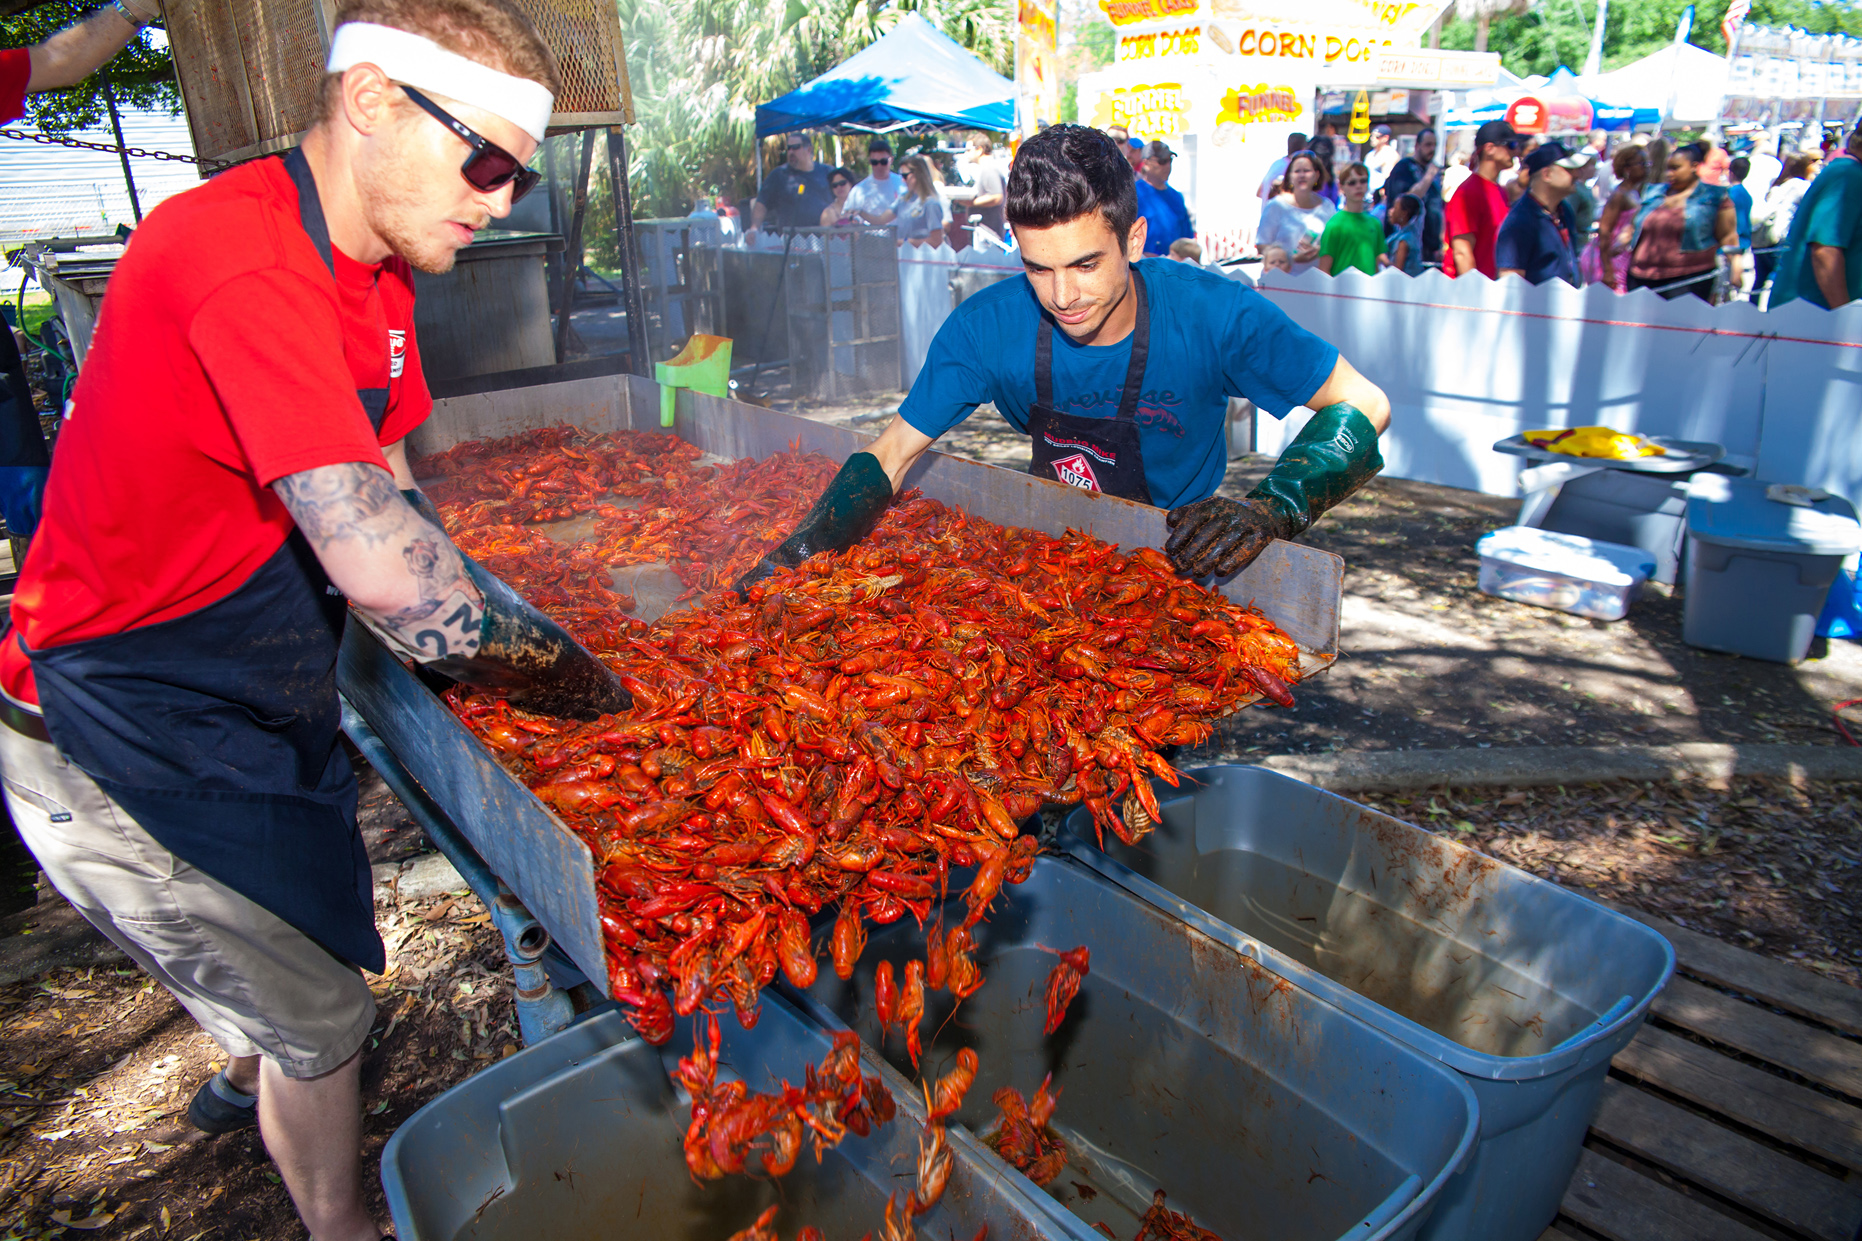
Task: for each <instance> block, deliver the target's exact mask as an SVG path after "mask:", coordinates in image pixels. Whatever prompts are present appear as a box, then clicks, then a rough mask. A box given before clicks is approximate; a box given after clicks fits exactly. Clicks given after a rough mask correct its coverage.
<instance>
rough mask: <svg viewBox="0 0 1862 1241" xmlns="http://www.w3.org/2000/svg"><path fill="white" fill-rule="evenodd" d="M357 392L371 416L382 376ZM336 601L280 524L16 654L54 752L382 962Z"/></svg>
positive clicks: (303, 191)
mask: <svg viewBox="0 0 1862 1241" xmlns="http://www.w3.org/2000/svg"><path fill="white" fill-rule="evenodd" d="M285 167H286V168H287V169H289V170H290V172H291V175H292V179H293V180H294V181H295V182H296V183H297V187H298V200H299V201H298V206H299V215H300V219H301V220H302V222H303V225H304V231H305V232H306V233H308V234H309V235H310V237H311V240H312V241H313V242H315V243H316V245H317V249H318V251H319V252H320V253H321V254H322V255H323V258H324V260H325V262H326V263H331V274H332V276H334V274H335V268H334V264H333V262H332V260H331V253H330V239H329V231H328V229H327V228H326V227H325V225H324V221H323V212H322V209H321V207H320V205H319V204H318V201H317V192H316V184H315V182H314V181H313V180H312V179H311V175H310V168H309V165H308V164H307V163H306V162H305V161H304V157H303V155H302V153H301V152H298V151H292V152H291V153H290V154H289V155H287V156H286V157H285ZM371 398H373V399H371ZM364 403H365V404H366V405H369V407H370V409H369V412H370V417H371V419H372V420H375V421H376V423H377V429H378V430H379V416H378V415H377V414H376V409H377V408H378V407H379V408H380V409H381V410H382V411H383V412H384V413H385V411H386V407H387V392H386V390H380V395H379V397H376V396H375V393H373V392H371V393H368V394H366V395H364ZM346 615H347V607H346V604H345V601H344V599H343V597H342V596H341V595H340V594H338V593H337V592H336V589H335V588H334V587H333V586H331V585H330V580H329V577H328V576H327V575H326V574H325V573H324V571H323V566H322V565H321V564H319V563H318V561H317V557H316V554H315V553H314V552H313V551H312V550H311V548H310V544H309V543H308V541H307V540H306V539H305V538H304V536H303V534H302V532H300V531H297V530H293V531H292V532H291V535H290V537H288V538H287V539H286V540H285V541H284V545H283V546H281V547H280V548H279V549H278V550H277V552H275V553H274V554H273V555H272V557H271V558H270V559H269V560H267V561H266V562H265V563H264V564H263V565H262V566H260V568H259V569H258V570H257V571H256V572H254V573H253V575H252V576H251V577H250V578H249V579H247V581H246V583H245V584H244V585H243V586H241V587H240V588H239V589H238V590H235V591H234V592H233V593H232V594H230V595H228V596H227V597H226V598H224V599H221V600H220V601H218V602H217V603H212V604H209V605H208V606H206V607H204V608H201V609H200V610H199V611H196V612H191V613H189V614H188V615H186V616H181V617H176V618H175V619H173V620H167V621H161V622H158V623H156V624H152V625H144V626H141V627H140V628H136V629H132V630H129V631H127V632H125V633H117V634H109V635H106V636H103V637H98V638H87V639H84V640H82V641H78V642H71V643H66V644H64V645H60V646H55V647H51V648H49V649H47V650H43V651H34V650H30V649H27V652H26V653H27V654H28V655H30V656H31V657H32V671H33V677H34V679H35V681H36V682H37V684H38V689H39V704H40V707H41V709H42V710H43V711H44V713H45V724H46V728H47V729H48V731H49V732H50V734H51V737H52V740H53V742H54V743H55V744H56V745H57V746H58V750H59V752H60V753H61V754H63V755H64V756H65V757H66V758H67V759H68V760H70V761H71V762H72V763H74V764H75V765H77V766H78V767H79V768H80V769H82V770H83V771H84V772H86V773H87V774H89V775H90V776H91V777H92V778H93V779H94V780H96V781H97V783H98V785H99V786H101V787H102V788H103V789H104V790H105V791H106V792H108V793H109V794H110V796H111V797H113V798H115V799H116V800H117V802H118V803H120V804H121V805H122V806H123V808H124V809H125V810H127V811H128V812H129V813H130V815H131V816H132V817H133V818H134V819H135V820H136V822H137V823H139V824H141V825H142V827H143V828H144V829H146V830H147V831H148V833H149V835H151V836H153V837H155V839H156V840H157V841H159V842H160V843H161V844H162V846H163V847H164V848H166V849H168V850H169V852H171V853H173V854H175V855H176V856H177V857H179V858H181V859H182V860H183V861H185V862H188V863H190V864H191V865H193V866H195V867H197V868H199V869H200V870H202V871H204V872H206V873H207V874H209V875H211V876H213V877H214V878H215V879H218V880H219V881H220V882H221V883H224V884H226V885H227V886H228V887H230V888H232V889H233V890H235V891H237V892H239V893H240V894H241V895H243V896H246V897H248V898H250V899H251V900H252V901H254V902H255V903H257V904H259V905H261V906H263V907H264V908H266V909H268V910H270V911H271V912H272V913H274V914H276V915H277V916H278V917H280V918H282V919H283V920H284V921H286V922H288V923H290V924H291V925H292V926H294V927H296V928H297V929H298V930H300V931H302V932H303V933H304V934H305V935H308V936H309V937H310V938H311V939H313V940H315V941H317V942H318V943H319V944H321V945H322V946H323V947H324V948H326V949H328V950H329V951H330V952H332V953H334V954H335V955H336V956H338V957H341V958H342V959H343V960H345V961H349V962H351V963H353V964H355V965H359V966H362V967H363V968H365V969H368V970H372V971H374V972H376V973H380V972H381V971H382V970H383V968H384V967H385V966H386V957H385V954H384V952H383V949H382V942H381V937H380V935H379V934H377V933H376V930H375V908H374V900H373V885H372V882H371V876H370V872H369V860H368V854H367V852H366V850H365V849H364V848H363V844H362V835H361V832H360V831H359V830H358V829H357V826H356V776H355V772H354V771H353V770H352V769H351V768H350V766H349V759H348V756H347V755H345V754H344V752H343V749H342V746H341V745H340V744H339V742H338V732H339V709H338V705H337V698H336V652H337V647H338V646H339V644H340V643H341V641H342V636H343V625H344V622H345V618H346ZM21 645H22V647H24V643H23V642H22V644H21Z"/></svg>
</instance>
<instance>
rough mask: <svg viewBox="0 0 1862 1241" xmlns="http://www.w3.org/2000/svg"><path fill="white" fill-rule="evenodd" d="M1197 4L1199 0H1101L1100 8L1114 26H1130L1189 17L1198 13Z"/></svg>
mask: <svg viewBox="0 0 1862 1241" xmlns="http://www.w3.org/2000/svg"><path fill="white" fill-rule="evenodd" d="M1197 3H1198V0H1099V7H1100V8H1102V9H1104V10H1105V13H1106V16H1107V17H1109V18H1111V19H1112V24H1113V25H1114V26H1130V25H1133V24H1134V23H1137V22H1157V21H1168V20H1169V19H1170V18H1173V17H1189V16H1191V15H1192V14H1194V13H1195V12H1196V6H1197Z"/></svg>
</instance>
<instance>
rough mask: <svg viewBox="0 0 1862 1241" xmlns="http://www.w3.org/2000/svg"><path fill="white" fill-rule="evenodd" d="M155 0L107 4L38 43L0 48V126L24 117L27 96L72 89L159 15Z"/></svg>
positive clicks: (115, 1)
mask: <svg viewBox="0 0 1862 1241" xmlns="http://www.w3.org/2000/svg"><path fill="white" fill-rule="evenodd" d="M160 16H161V13H160V11H159V10H158V9H157V8H156V5H155V0H112V3H110V4H106V5H105V6H104V7H102V8H100V9H98V10H97V11H96V12H94V13H92V14H91V15H90V16H89V17H87V18H85V19H84V20H83V21H81V22H78V23H77V24H76V25H73V26H67V27H65V28H64V29H63V30H61V31H59V32H58V33H57V34H55V35H53V36H52V37H51V38H49V39H47V40H45V42H43V43H35V44H34V45H33V46H31V47H9V48H4V49H0V125H5V124H8V123H10V122H12V121H16V120H18V119H19V118H20V117H22V116H24V115H25V114H26V96H27V95H36V94H38V93H39V92H40V91H48V90H63V89H64V88H65V87H67V86H76V85H77V84H78V83H79V82H82V81H83V80H84V79H85V78H87V77H89V76H90V75H91V74H93V73H95V72H96V71H97V69H98V67H99V66H101V65H102V64H103V63H104V61H106V60H109V59H110V58H111V57H112V56H114V55H116V54H117V53H118V52H120V51H122V50H123V49H124V48H125V47H126V46H128V44H129V41H130V40H131V39H133V38H135V37H136V35H137V33H138V32H139V31H141V29H142V28H143V27H144V26H146V25H148V24H149V23H150V22H152V21H154V20H156V18H158V17H160Z"/></svg>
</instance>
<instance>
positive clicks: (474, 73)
mask: <svg viewBox="0 0 1862 1241" xmlns="http://www.w3.org/2000/svg"><path fill="white" fill-rule="evenodd" d="M361 64H370V65H375V66H376V67H378V68H379V69H380V70H381V71H382V72H383V73H385V74H387V75H388V76H389V77H391V78H393V79H394V80H395V81H397V82H405V83H407V84H408V85H409V86H414V87H418V88H419V89H421V90H430V91H436V92H438V93H439V94H442V95H445V96H446V97H447V98H449V99H457V100H458V101H459V102H460V103H466V104H471V105H472V106H473V107H475V108H483V109H484V110H485V111H487V112H491V113H494V114H495V115H498V116H501V117H503V118H504V119H505V120H507V121H509V122H511V124H513V125H515V126H517V127H518V128H519V129H521V130H523V131H524V132H525V133H527V134H529V135H530V136H531V137H532V138H535V139H536V140H537V141H538V142H541V141H543V134H544V131H546V130H547V129H548V128H549V124H550V114H551V112H552V111H553V110H554V109H555V106H556V97H555V96H554V95H552V94H550V89H549V87H547V86H545V85H543V83H541V82H535V81H532V80H531V79H529V78H519V77H513V76H511V75H510V74H508V73H500V72H498V71H497V70H496V69H493V68H490V67H488V66H486V65H481V64H479V63H478V62H477V61H476V60H468V59H466V58H465V57H464V56H461V55H459V54H458V53H456V52H449V51H447V50H446V49H445V48H443V47H441V46H440V45H439V44H437V43H435V42H434V41H433V40H431V39H428V38H423V37H422V36H420V35H417V34H410V33H409V32H407V31H405V30H396V29H395V28H394V27H393V26H378V25H376V24H375V23H373V22H345V23H343V24H342V25H341V26H338V27H337V28H336V37H335V38H333V39H331V40H330V62H329V64H327V65H326V66H324V72H326V73H342V72H344V71H345V70H347V69H350V68H353V67H354V66H356V65H361Z"/></svg>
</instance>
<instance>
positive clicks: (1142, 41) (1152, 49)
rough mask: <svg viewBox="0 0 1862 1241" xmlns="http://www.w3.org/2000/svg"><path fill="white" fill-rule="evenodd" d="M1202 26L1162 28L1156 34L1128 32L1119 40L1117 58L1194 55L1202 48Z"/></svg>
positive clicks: (1122, 59)
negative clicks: (1175, 28) (1173, 28)
mask: <svg viewBox="0 0 1862 1241" xmlns="http://www.w3.org/2000/svg"><path fill="white" fill-rule="evenodd" d="M1202 29H1203V28H1202V27H1201V26H1187V27H1185V28H1184V29H1182V30H1160V31H1158V32H1157V33H1156V34H1128V35H1123V36H1121V37H1120V38H1119V41H1118V54H1117V59H1119V60H1120V61H1126V60H1150V59H1153V58H1154V57H1158V56H1193V55H1195V54H1196V53H1197V52H1199V51H1201V50H1202Z"/></svg>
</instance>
